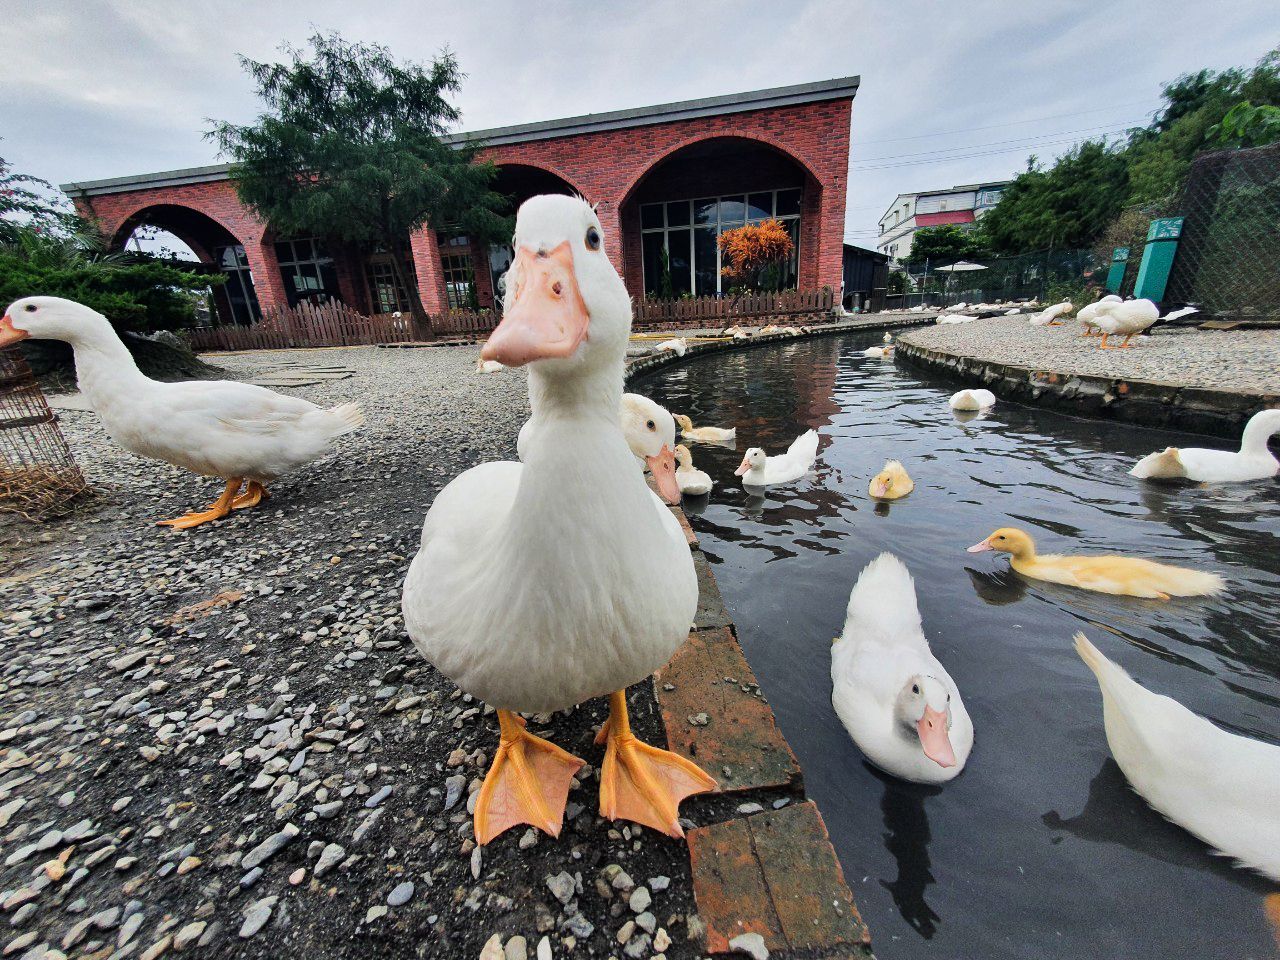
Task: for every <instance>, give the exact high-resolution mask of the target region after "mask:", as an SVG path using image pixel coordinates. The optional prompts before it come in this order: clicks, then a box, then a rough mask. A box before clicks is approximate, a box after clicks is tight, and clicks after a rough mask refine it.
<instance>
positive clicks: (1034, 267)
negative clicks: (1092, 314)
mask: <svg viewBox="0 0 1280 960" xmlns="http://www.w3.org/2000/svg"><path fill="white" fill-rule="evenodd" d="M964 263H966V264H972V265H974V266H976V267H980V268H981V269H968V270H958V271H952V270H948V269H946V268H947V267H949V266H951V265H952V262H951V261H948V260H943V261H939V262H938V263H937V264H932V263H929V262H927V261H926V262H923V263H913V264H910V265H909V266H908V268H907V273H908V274H909V275H910V278H911V283H910V285H909V292H908V293H907V294H905V295H904V296H902V297H887V298H886V301H887V304H888V305H889V306H908V307H910V306H915V305H916V304H919V303H923V304H926V305H928V306H935V307H946V306H951V305H952V304H956V303H962V302H963V303H995V302H996V301H998V300H1003V301H1010V300H1044V299H1045V298H1046V297H1050V296H1054V295H1055V291H1057V290H1059V289H1061V288H1079V287H1082V286H1084V285H1085V284H1087V283H1090V282H1093V283H1097V284H1101V283H1102V281H1103V279H1105V276H1106V264H1102V265H1099V263H1098V261H1097V258H1096V257H1095V256H1094V254H1093V253H1092V251H1089V250H1039V251H1036V252H1035V253H1024V254H1020V255H1019V256H1016V257H990V258H985V259H979V260H966V261H964Z"/></svg>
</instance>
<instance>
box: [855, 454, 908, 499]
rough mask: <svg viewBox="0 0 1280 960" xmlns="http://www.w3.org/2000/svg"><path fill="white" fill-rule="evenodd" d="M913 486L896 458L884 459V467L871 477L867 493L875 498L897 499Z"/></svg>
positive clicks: (904, 468) (905, 470)
mask: <svg viewBox="0 0 1280 960" xmlns="http://www.w3.org/2000/svg"><path fill="white" fill-rule="evenodd" d="M915 488H916V485H915V483H913V482H912V480H911V477H910V476H908V475H907V469H906V467H904V466H903V465H902V464H901V463H899V462H898V461H897V460H886V461H885V464H884V469H883V470H881V471H880V472H879V473H877V474H876V475H875V476H874V477H872V478H871V484H870V486H868V487H867V493H868V494H870V495H871V496H872V497H873V498H875V499H876V500H897V499H899V498H900V497H905V496H906V495H907V494H908V493H910V492H911V491H912V490H914V489H915Z"/></svg>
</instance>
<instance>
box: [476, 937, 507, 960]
mask: <svg viewBox="0 0 1280 960" xmlns="http://www.w3.org/2000/svg"><path fill="white" fill-rule="evenodd" d="M505 958H506V954H505V953H504V952H503V950H502V934H500V933H495V934H494V935H493V936H492V937H490V938H489V939H488V940H486V941H485V942H484V946H483V947H481V948H480V960H505Z"/></svg>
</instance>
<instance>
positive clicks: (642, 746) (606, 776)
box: [596, 690, 716, 837]
mask: <svg viewBox="0 0 1280 960" xmlns="http://www.w3.org/2000/svg"><path fill="white" fill-rule="evenodd" d="M602 741H608V747H607V748H606V751H605V755H604V766H603V767H602V768H601V771H600V815H601V816H602V817H607V818H608V819H610V820H617V819H618V818H620V817H621V818H622V819H624V820H631V821H633V822H635V823H639V824H643V825H644V826H646V827H652V828H653V829H654V830H657V831H659V832H661V833H665V834H666V835H667V836H670V837H683V836H684V830H683V829H681V827H680V801H681V800H683V799H684V798H685V797H690V796H693V795H694V794H697V793H706V792H707V791H708V790H714V789H715V788H716V782H715V780H713V779H712V778H711V777H709V776H707V774H706V773H704V772H703V771H702V770H701V769H700V768H699V767H698V766H697V764H695V763H693V762H692V761H689V760H686V759H685V758H684V757H682V756H680V755H679V754H676V753H672V752H671V751H669V750H659V749H658V748H657V747H651V746H649V745H648V744H647V743H641V742H640V741H639V740H637V739H636V738H635V736H634V734H632V732H631V724H630V722H629V720H628V719H627V694H626V691H625V690H619V691H618V692H617V693H614V694H611V695H610V697H609V719H608V720H607V721H606V722H605V725H604V726H603V727H601V728H600V733H599V734H597V735H596V743H600V742H602Z"/></svg>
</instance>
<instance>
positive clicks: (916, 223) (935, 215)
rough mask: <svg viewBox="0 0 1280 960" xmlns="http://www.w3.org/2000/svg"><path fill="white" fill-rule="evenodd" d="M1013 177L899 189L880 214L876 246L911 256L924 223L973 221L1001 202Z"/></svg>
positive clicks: (896, 255) (895, 255)
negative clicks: (915, 190)
mask: <svg viewBox="0 0 1280 960" xmlns="http://www.w3.org/2000/svg"><path fill="white" fill-rule="evenodd" d="M1011 182H1012V181H1009V180H992V181H990V182H987V183H963V184H960V185H959V186H955V187H948V188H947V189H945V190H926V191H924V192H922V193H900V194H898V196H897V197H896V198H895V199H894V201H893V203H891V204H889V209H888V210H886V211H885V212H884V216H882V217H881V218H880V239H879V240H878V241H877V243H876V249H878V250H879V251H880V252H881V253H887V254H888V255H889V257H890V259H893V260H899V261H905V260H909V259H911V241H912V239H913V238H914V237H915V234H916V231H917V230H919V229H921V228H923V227H937V226H941V225H942V224H944V223H954V224H958V225H960V226H964V225H966V224H971V223H975V222H977V221H978V220H980V219H981V218H982V217H983V216H984V215H985V214H986V213H987V211H989V210H991V209H992V208H993V207H994V206H995V205H996V204H997V203H999V202H1000V197H1001V196H1002V195H1003V193H1004V190H1005V188H1006V187H1007V186H1009V184H1010V183H1011Z"/></svg>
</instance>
